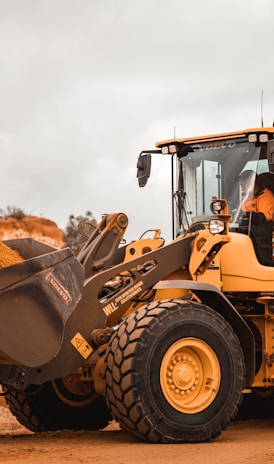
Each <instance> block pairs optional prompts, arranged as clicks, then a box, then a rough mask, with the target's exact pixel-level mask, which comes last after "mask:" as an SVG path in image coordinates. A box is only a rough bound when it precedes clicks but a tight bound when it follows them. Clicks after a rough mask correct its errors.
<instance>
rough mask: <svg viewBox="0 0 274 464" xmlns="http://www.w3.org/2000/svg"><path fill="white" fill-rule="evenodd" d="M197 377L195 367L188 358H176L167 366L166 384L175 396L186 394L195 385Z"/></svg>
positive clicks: (193, 362)
mask: <svg viewBox="0 0 274 464" xmlns="http://www.w3.org/2000/svg"><path fill="white" fill-rule="evenodd" d="M198 377H199V375H198V368H197V365H196V363H195V361H193V360H192V359H191V357H189V356H188V357H187V356H176V358H175V359H174V360H173V361H172V362H171V363H169V365H168V370H167V383H168V384H169V387H170V389H171V390H173V391H174V393H175V394H180V395H184V394H188V393H189V392H190V391H192V390H193V388H194V386H195V385H197V383H198Z"/></svg>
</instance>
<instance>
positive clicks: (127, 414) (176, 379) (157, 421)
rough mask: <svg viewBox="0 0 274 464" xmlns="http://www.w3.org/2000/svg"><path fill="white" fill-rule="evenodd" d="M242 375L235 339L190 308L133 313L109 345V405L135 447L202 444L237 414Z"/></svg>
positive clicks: (155, 306)
mask: <svg viewBox="0 0 274 464" xmlns="http://www.w3.org/2000/svg"><path fill="white" fill-rule="evenodd" d="M244 372H245V369H244V361H243V353H242V350H241V347H240V343H239V340H238V338H237V337H236V335H235V333H234V332H233V330H232V328H231V326H230V325H229V324H228V323H227V322H226V321H225V320H224V318H223V317H222V316H221V315H219V314H218V313H216V312H215V311H213V310H212V309H211V308H209V307H207V306H205V305H202V304H198V303H194V302H186V301H182V300H171V301H162V302H154V303H151V304H149V305H147V306H145V307H142V308H141V309H139V310H137V311H135V312H133V313H131V314H130V315H129V316H128V317H127V318H126V319H125V320H124V321H123V322H122V323H121V325H120V326H119V328H118V330H117V332H116V334H115V335H114V336H113V338H112V340H111V343H110V346H109V350H108V352H107V358H106V373H105V379H106V400H107V405H108V407H109V409H110V411H111V413H112V416H113V418H114V419H115V420H116V421H117V422H119V423H120V426H121V428H122V429H124V430H126V431H127V432H129V433H130V434H131V435H132V436H134V437H135V438H137V439H139V440H142V441H148V442H153V443H194V442H202V441H208V440H210V439H213V438H215V437H217V436H218V435H219V434H220V433H221V432H222V430H224V429H225V428H226V427H227V425H228V424H229V422H230V420H231V419H232V418H233V417H234V416H235V415H236V413H237V410H238V407H239V405H240V403H241V400H242V389H243V386H244ZM176 390H177V391H176Z"/></svg>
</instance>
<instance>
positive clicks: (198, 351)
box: [160, 338, 221, 414]
mask: <svg viewBox="0 0 274 464" xmlns="http://www.w3.org/2000/svg"><path fill="white" fill-rule="evenodd" d="M220 380H221V371H220V365H219V362H218V359H217V356H216V354H215V353H214V351H213V350H212V348H211V347H210V346H209V345H208V344H207V343H205V342H204V341H202V340H199V339H196V338H185V339H182V340H179V341H177V342H175V343H174V344H173V345H172V346H171V347H170V348H169V349H168V350H167V352H166V353H165V355H164V357H163V360H162V364H161V369H160V383H161V388H162V391H163V394H164V396H165V398H166V400H167V401H168V403H169V404H170V405H171V406H172V407H173V408H174V409H176V410H178V411H180V412H184V413H188V414H196V413H197V412H200V411H202V410H204V409H205V408H206V407H208V406H209V404H211V403H212V402H213V401H214V398H215V397H216V395H217V393H218V389H219V386H220Z"/></svg>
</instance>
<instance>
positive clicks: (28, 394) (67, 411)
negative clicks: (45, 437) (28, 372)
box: [4, 379, 111, 432]
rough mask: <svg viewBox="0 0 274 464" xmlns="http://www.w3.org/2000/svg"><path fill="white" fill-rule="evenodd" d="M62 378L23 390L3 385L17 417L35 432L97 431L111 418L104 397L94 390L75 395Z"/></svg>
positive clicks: (13, 412)
mask: <svg viewBox="0 0 274 464" xmlns="http://www.w3.org/2000/svg"><path fill="white" fill-rule="evenodd" d="M62 380H63V379H58V380H56V381H53V382H47V383H45V384H43V385H41V386H37V385H34V386H31V387H28V389H27V390H25V391H23V392H21V391H18V390H16V389H14V388H11V387H8V388H7V387H4V391H5V392H6V401H7V404H8V406H9V409H10V411H11V412H12V414H13V415H14V416H15V417H16V418H17V420H18V421H19V422H20V423H21V424H22V425H24V426H25V427H26V428H28V429H29V430H32V431H33V432H43V431H49V430H64V429H70V430H98V429H102V428H104V427H106V426H107V425H108V423H109V421H110V420H111V416H110V413H109V411H108V409H107V406H106V403H105V399H104V397H102V396H98V395H96V393H95V392H94V391H92V390H91V391H90V393H89V394H88V393H86V394H83V395H75V394H72V393H71V392H69V391H67V390H66V389H65V385H66V383H63V382H62Z"/></svg>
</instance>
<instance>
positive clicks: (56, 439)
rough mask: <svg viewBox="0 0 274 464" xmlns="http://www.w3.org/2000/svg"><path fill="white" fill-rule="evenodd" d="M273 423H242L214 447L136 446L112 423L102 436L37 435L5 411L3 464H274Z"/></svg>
mask: <svg viewBox="0 0 274 464" xmlns="http://www.w3.org/2000/svg"><path fill="white" fill-rule="evenodd" d="M273 433H274V420H250V421H239V422H235V423H233V424H231V426H230V427H229V428H228V429H227V430H226V431H225V432H223V434H222V435H221V437H219V438H218V439H217V440H216V441H214V442H212V443H201V444H195V445H152V444H144V443H138V442H135V441H134V440H133V439H132V438H131V437H129V436H128V435H127V434H126V433H124V432H123V431H121V430H120V428H119V427H118V425H117V424H116V423H114V422H113V423H111V424H110V425H109V426H108V427H107V428H105V429H104V430H102V431H96V432H85V431H80V432H71V431H58V432H54V433H53V432H50V433H40V434H33V433H31V432H29V431H28V430H26V429H25V428H24V427H22V426H21V425H19V424H18V422H17V421H16V419H15V418H14V417H12V416H11V414H10V412H9V410H8V409H7V408H5V407H1V406H0V462H1V464H2V463H3V462H6V463H9V464H12V463H17V464H26V463H30V462H31V463H35V464H50V463H53V464H63V463H75V464H78V463H95V464H96V463H100V464H112V463H115V464H128V463H129V462H130V464H140V462H144V463H146V464H156V463H157V464H171V463H172V464H193V463H194V462H195V464H209V463H210V464H234V463H237V464H239V463H240V464H261V463H263V464H270V463H271V464H273V462H274V440H273Z"/></svg>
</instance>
